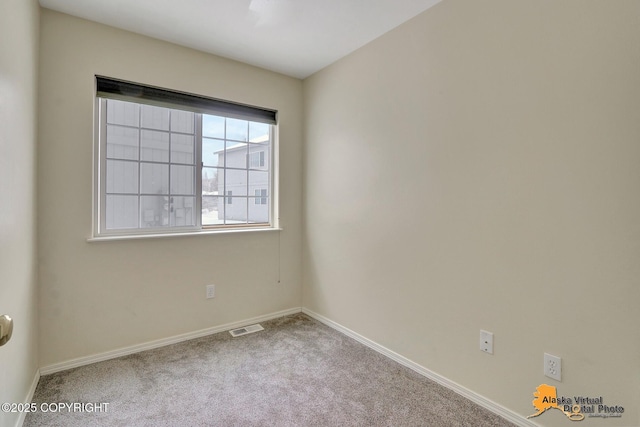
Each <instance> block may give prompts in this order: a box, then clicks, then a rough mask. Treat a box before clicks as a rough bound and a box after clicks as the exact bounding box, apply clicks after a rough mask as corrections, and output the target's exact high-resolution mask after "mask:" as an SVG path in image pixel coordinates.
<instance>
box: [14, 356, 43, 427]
mask: <svg viewBox="0 0 640 427" xmlns="http://www.w3.org/2000/svg"><path fill="white" fill-rule="evenodd" d="M38 381H40V371H39V370H37V369H36V373H35V375H34V376H33V381H32V382H31V387H29V391H28V392H27V397H26V398H25V400H24V403H25V404H27V405H28V404H29V403H31V401H32V400H33V394H34V393H35V392H36V387H38ZM26 417H27V412H20V415H19V416H18V420H17V421H16V427H22V424H24V419H25V418H26Z"/></svg>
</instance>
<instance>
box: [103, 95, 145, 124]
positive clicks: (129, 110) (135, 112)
mask: <svg viewBox="0 0 640 427" xmlns="http://www.w3.org/2000/svg"><path fill="white" fill-rule="evenodd" d="M107 123H113V124H117V125H125V126H134V127H138V124H139V123H140V105H139V104H135V103H133V102H125V101H117V100H115V99H108V100H107Z"/></svg>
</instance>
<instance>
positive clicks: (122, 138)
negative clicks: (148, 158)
mask: <svg viewBox="0 0 640 427" xmlns="http://www.w3.org/2000/svg"><path fill="white" fill-rule="evenodd" d="M107 158H109V159H128V160H138V129H132V128H126V127H122V126H114V125H107Z"/></svg>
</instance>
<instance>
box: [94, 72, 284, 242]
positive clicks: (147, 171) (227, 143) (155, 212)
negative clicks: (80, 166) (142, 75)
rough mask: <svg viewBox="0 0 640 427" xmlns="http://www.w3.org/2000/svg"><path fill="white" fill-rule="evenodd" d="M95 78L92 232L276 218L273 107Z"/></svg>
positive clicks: (156, 229)
mask: <svg viewBox="0 0 640 427" xmlns="http://www.w3.org/2000/svg"><path fill="white" fill-rule="evenodd" d="M97 79H98V96H97V102H98V108H97V111H98V117H97V119H98V120H99V126H98V128H99V132H98V141H97V144H98V149H97V150H96V151H97V153H98V158H97V159H96V162H97V165H98V167H97V171H99V173H98V176H97V180H96V182H97V186H96V209H95V211H96V230H94V234H95V235H98V236H99V235H111V234H143V233H154V232H156V233H157V232H161V233H166V232H175V231H195V230H200V229H202V228H208V227H211V228H215V227H230V226H231V227H238V226H272V223H271V206H272V205H273V197H272V194H273V190H272V182H273V179H272V173H273V164H272V162H271V155H270V153H271V151H272V147H273V144H272V135H273V129H272V128H273V125H274V124H275V111H272V110H262V109H257V108H255V107H247V106H238V104H232V103H227V102H226V101H219V100H213V99H209V98H203V97H199V96H196V95H190V94H183V93H179V92H171V91H165V90H162V89H157V88H152V87H147V86H141V85H137V84H134V83H129V82H123V81H118V80H113V79H107V78H101V77H98V78H97ZM132 85H133V86H135V89H137V90H138V92H136V91H133V92H132V91H131V87H130V86H132ZM145 90H146V91H147V92H146V93H145V92H144V91H145ZM140 92H142V93H143V95H142V96H140V95H139V93H140ZM123 93H124V95H123ZM127 93H136V94H137V96H135V97H134V96H127ZM145 94H146V97H145V96H144V95H145ZM172 99H173V100H174V103H172V102H171V100H172ZM190 102H193V104H194V105H190ZM207 102H209V103H210V105H209V107H210V108H209V109H210V110H211V111H208V110H209V109H207V108H206V107H207ZM203 104H204V107H203ZM225 107H228V110H229V111H227V110H226V109H225ZM254 109H255V115H252V113H254ZM238 110H240V111H238ZM265 111H266V113H265ZM209 112H210V113H209ZM265 115H266V116H267V118H265V117H264V116H265Z"/></svg>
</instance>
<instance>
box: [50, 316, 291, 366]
mask: <svg viewBox="0 0 640 427" xmlns="http://www.w3.org/2000/svg"><path fill="white" fill-rule="evenodd" d="M301 311H302V309H301V308H300V307H297V308H291V309H288V310H282V311H278V312H275V313H271V314H266V315H264V316H258V317H253V318H251V319H246V320H240V321H238V322H232V323H226V324H224V325H220V326H214V327H212V328H207V329H201V330H199V331H194V332H188V333H186V334H181V335H175V336H173V337H169V338H162V339H159V340H154V341H149V342H146V343H142V344H136V345H132V346H129V347H123V348H119V349H117V350H112V351H107V352H105V353H99V354H93V355H91V356H86V357H79V358H77V359H71V360H67V361H65V362H60V363H55V364H53V365H48V366H43V367H41V368H40V375H49V374H53V373H55V372H60V371H66V370H67V369H72V368H77V367H79V366H85V365H90V364H92V363H96V362H102V361H104V360H109V359H115V358H116V357H121V356H127V355H129V354H134V353H139V352H141V351H145V350H151V349H154V348H158V347H164V346H166V345H170V344H176V343H179V342H182V341H187V340H192V339H194V338H200V337H204V336H207V335H212V334H217V333H218V332H224V331H228V330H229V329H235V328H239V327H241V326H246V325H250V324H253V323H259V322H266V321H267V320H271V319H276V318H278V317H283V316H288V315H290V314H295V313H300V312H301Z"/></svg>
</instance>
